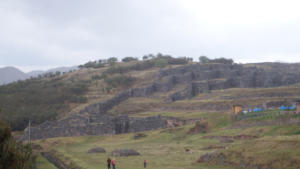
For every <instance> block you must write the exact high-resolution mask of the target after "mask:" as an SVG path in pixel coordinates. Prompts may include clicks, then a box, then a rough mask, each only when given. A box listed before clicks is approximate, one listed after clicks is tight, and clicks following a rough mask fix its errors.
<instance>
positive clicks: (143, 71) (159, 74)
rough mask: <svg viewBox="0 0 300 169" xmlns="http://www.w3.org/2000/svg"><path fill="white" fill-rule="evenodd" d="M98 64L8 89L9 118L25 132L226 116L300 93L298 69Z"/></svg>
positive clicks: (168, 61)
mask: <svg viewBox="0 0 300 169" xmlns="http://www.w3.org/2000/svg"><path fill="white" fill-rule="evenodd" d="M93 64H94V63H88V64H86V65H92V66H85V67H83V68H81V69H79V70H77V71H74V72H70V73H64V74H57V75H55V74H52V75H48V76H44V77H42V78H32V79H29V80H26V81H22V82H19V83H13V84H9V85H5V86H1V87H0V91H1V92H0V99H1V100H3V101H2V102H1V103H0V104H1V105H0V107H1V108H2V109H3V114H2V116H3V117H4V118H5V119H7V120H8V121H10V123H11V125H12V126H13V129H17V130H22V129H24V128H25V127H26V126H27V123H28V121H29V120H31V121H32V122H33V124H34V125H38V124H41V123H43V122H44V121H49V120H56V122H57V123H59V121H61V120H63V121H62V122H65V121H68V118H69V119H74V118H75V119H77V120H79V121H82V124H84V123H85V122H87V121H89V119H91V120H93V118H95V120H96V121H97V118H99V117H97V116H98V115H100V114H103V113H105V114H107V115H108V116H111V117H114V116H115V115H117V116H119V115H130V116H132V115H133V116H132V117H138V116H143V117H148V116H145V115H146V114H148V115H149V116H150V115H159V114H162V113H164V112H168V111H171V112H173V111H181V110H184V111H218V112H222V111H223V112H224V111H228V110H230V109H231V106H232V104H237V103H238V104H243V105H244V106H246V107H249V108H250V107H255V106H262V104H264V103H265V104H267V105H268V106H270V107H279V106H280V105H282V104H292V102H293V101H294V100H295V99H296V98H298V97H299V95H300V93H299V90H298V89H299V85H298V83H299V82H300V73H299V72H300V68H299V65H298V64H281V63H262V64H246V65H241V64H239V65H238V64H233V65H232V64H227V63H226V64H224V63H207V64H199V63H193V62H187V61H186V60H184V59H177V60H176V59H173V58H170V57H162V58H159V57H158V58H154V59H150V60H146V61H131V62H122V63H119V62H117V63H115V64H114V65H109V64H106V65H105V64H103V65H102V64H98V63H97V64H98V65H96V66H95V65H94V66H93ZM120 96H121V97H120ZM99 106H100V108H99Z"/></svg>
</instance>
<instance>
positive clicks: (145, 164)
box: [144, 160, 147, 168]
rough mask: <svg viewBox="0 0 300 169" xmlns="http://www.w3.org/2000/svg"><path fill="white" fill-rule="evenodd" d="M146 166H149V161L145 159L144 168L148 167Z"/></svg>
mask: <svg viewBox="0 0 300 169" xmlns="http://www.w3.org/2000/svg"><path fill="white" fill-rule="evenodd" d="M146 167H147V161H146V160H144V168H146Z"/></svg>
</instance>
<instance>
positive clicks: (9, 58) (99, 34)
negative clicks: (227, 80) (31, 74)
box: [0, 0, 300, 71]
mask: <svg viewBox="0 0 300 169" xmlns="http://www.w3.org/2000/svg"><path fill="white" fill-rule="evenodd" d="M299 7H300V1H297V0H294V1H292V0H281V1H278V0H247V1H246V0H0V66H7V65H12V66H17V67H19V68H21V69H22V70H24V71H29V70H33V69H47V68H50V67H57V66H70V65H78V64H82V63H85V62H87V61H89V60H96V59H101V58H102V59H103V58H108V57H112V56H115V57H118V58H123V57H125V56H134V57H142V56H143V55H144V54H148V53H154V54H155V53H158V52H161V53H164V54H171V55H172V56H176V57H177V56H189V57H194V60H198V57H199V56H200V55H206V56H208V57H211V58H215V57H228V58H233V59H234V60H235V61H236V62H262V61H286V62H300V10H299Z"/></svg>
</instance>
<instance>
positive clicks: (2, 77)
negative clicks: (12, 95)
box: [0, 67, 30, 85]
mask: <svg viewBox="0 0 300 169" xmlns="http://www.w3.org/2000/svg"><path fill="white" fill-rule="evenodd" d="M29 77H30V76H29V75H28V74H26V73H24V72H22V71H21V70H19V69H17V68H14V67H4V68H0V85H3V84H8V83H11V82H15V81H18V80H24V79H27V78H29Z"/></svg>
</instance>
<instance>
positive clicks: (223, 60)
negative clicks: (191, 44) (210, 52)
mask: <svg viewBox="0 0 300 169" xmlns="http://www.w3.org/2000/svg"><path fill="white" fill-rule="evenodd" d="M199 62H200V63H221V64H233V63H234V61H233V60H232V59H226V58H216V59H209V58H208V57H206V56H200V57H199Z"/></svg>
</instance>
